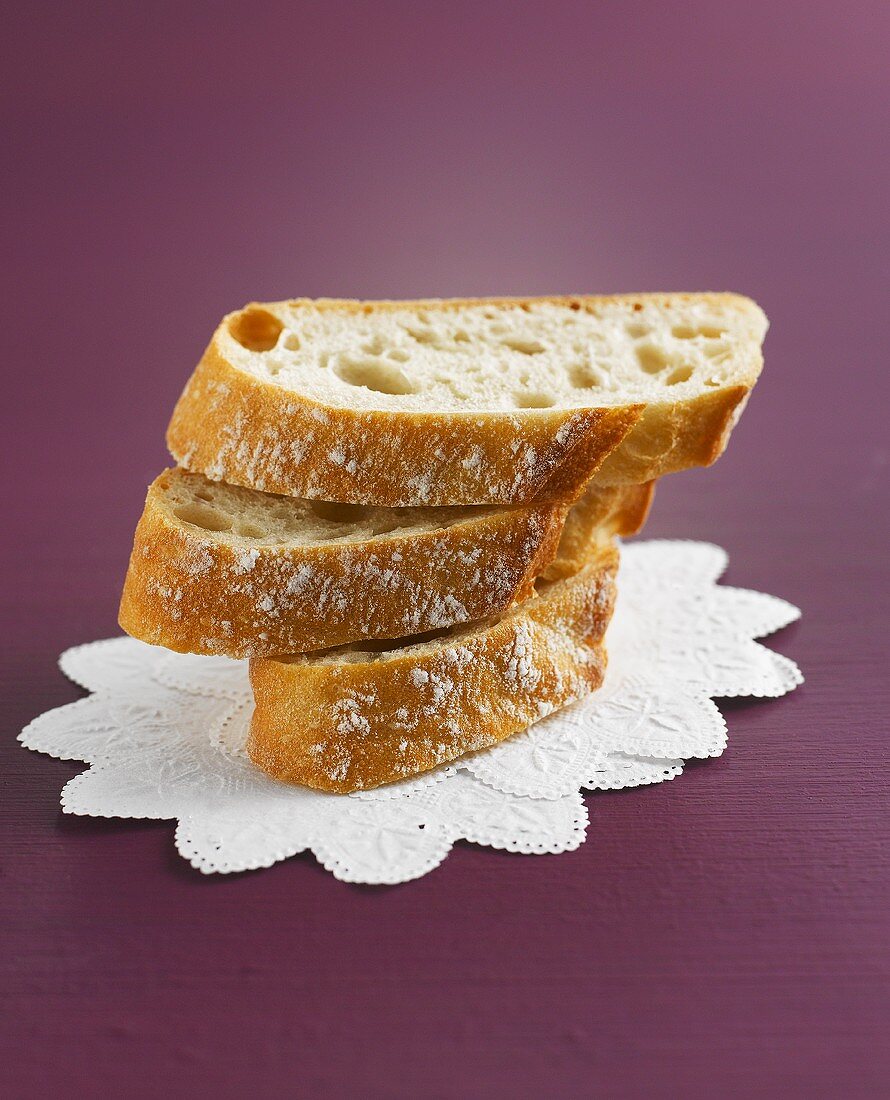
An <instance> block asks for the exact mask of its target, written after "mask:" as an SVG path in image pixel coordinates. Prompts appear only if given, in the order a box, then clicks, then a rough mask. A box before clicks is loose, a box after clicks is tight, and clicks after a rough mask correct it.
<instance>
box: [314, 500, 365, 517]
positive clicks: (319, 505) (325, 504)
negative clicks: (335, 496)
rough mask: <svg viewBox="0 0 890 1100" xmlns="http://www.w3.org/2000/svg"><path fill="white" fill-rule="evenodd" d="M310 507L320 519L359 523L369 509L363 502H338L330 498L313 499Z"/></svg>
mask: <svg viewBox="0 0 890 1100" xmlns="http://www.w3.org/2000/svg"><path fill="white" fill-rule="evenodd" d="M309 508H310V509H311V510H312V511H313V512H314V513H315V514H316V515H317V516H318V518H319V519H327V520H331V522H333V523H359V522H360V521H361V520H363V519H364V518H365V516H366V515H367V514H368V509H367V508H366V507H365V506H364V505H362V504H337V503H336V502H334V501H330V500H312V501H310V502H309Z"/></svg>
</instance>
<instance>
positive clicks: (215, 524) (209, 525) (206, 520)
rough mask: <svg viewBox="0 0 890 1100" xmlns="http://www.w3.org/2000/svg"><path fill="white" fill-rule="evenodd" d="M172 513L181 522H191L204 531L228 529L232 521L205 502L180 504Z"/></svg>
mask: <svg viewBox="0 0 890 1100" xmlns="http://www.w3.org/2000/svg"><path fill="white" fill-rule="evenodd" d="M173 514H174V515H175V516H176V518H177V519H181V520H182V522H183V523H191V524H192V525H193V526H194V527H200V528H202V530H204V531H230V530H231V528H232V521H231V519H230V518H229V517H228V516H225V515H223V513H222V512H218V511H217V510H216V509H215V508H210V507H208V506H207V505H206V504H180V506H179V507H178V508H174V509H173Z"/></svg>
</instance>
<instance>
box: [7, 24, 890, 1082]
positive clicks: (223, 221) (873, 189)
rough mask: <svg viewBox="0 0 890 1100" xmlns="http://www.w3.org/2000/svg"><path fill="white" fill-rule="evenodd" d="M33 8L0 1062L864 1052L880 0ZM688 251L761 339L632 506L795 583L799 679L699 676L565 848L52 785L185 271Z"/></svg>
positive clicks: (641, 265)
mask: <svg viewBox="0 0 890 1100" xmlns="http://www.w3.org/2000/svg"><path fill="white" fill-rule="evenodd" d="M344 10H345V9H344ZM43 11H44V9H43V8H42V7H41V6H40V5H32V6H20V8H19V9H17V10H16V11H15V12H13V13H11V15H10V16H9V18H8V22H7V26H6V30H7V34H6V35H5V36H4V46H5V47H7V48H8V49H9V51H10V56H9V57H8V58H5V59H3V71H4V74H5V76H6V79H7V84H8V85H9V86H10V87H12V89H13V91H14V96H13V101H12V109H11V110H10V111H9V112H8V115H7V116H6V121H5V122H4V142H5V145H4V147H5V148H6V149H7V150H8V151H10V152H11V153H12V156H11V157H10V158H9V162H10V165H11V168H10V172H9V176H8V179H7V182H8V184H9V186H10V193H11V194H12V196H13V201H14V202H15V203H16V204H17V206H18V210H17V213H16V216H15V217H14V218H11V219H9V225H8V226H7V228H6V229H4V242H5V249H4V258H5V259H6V260H7V265H8V274H7V275H5V276H4V278H5V280H6V281H5V283H4V288H5V291H6V294H5V299H4V300H5V301H6V303H7V305H9V306H10V307H11V311H10V312H11V316H12V317H13V318H14V323H11V324H9V325H8V326H7V327H6V329H5V333H4V343H5V346H4V350H5V357H4V374H3V381H4V401H3V402H2V403H0V415H2V416H3V418H4V426H3V431H2V433H0V439H2V445H3V447H4V449H5V451H6V452H7V453H6V454H5V456H4V457H5V463H4V469H5V471H6V473H7V477H6V479H5V499H4V513H3V522H2V523H0V539H2V563H0V564H2V572H0V576H2V586H3V587H2V601H0V613H2V630H0V660H2V665H0V728H2V737H0V764H2V771H0V776H2V780H0V781H2V786H3V791H2V798H0V822H2V828H3V834H4V835H3V846H2V855H0V860H2V864H0V873H2V878H0V943H2V951H0V988H2V998H0V1012H2V1016H3V1020H2V1027H0V1091H2V1093H3V1095H4V1096H11V1097H16V1098H18V1097H26V1098H29V1100H30V1098H31V1097H35V1096H63V1097H66V1098H67V1097H78V1098H79V1097H87V1096H90V1097H92V1096H95V1095H97V1094H100V1095H103V1096H128V1097H135V1098H137V1100H138V1098H141V1097H155V1096H159V1095H163V1096H173V1097H179V1096H189V1097H204V1096H213V1097H216V1098H219V1097H241V1096H244V1095H245V1094H247V1095H256V1096H279V1095H292V1094H294V1093H295V1092H299V1093H301V1094H302V1095H306V1096H323V1097H341V1096H343V1097H346V1096H356V1095H367V1096H374V1097H378V1096H381V1097H390V1096H397V1097H402V1096H405V1097H412V1098H413V1097H417V1096H423V1097H426V1096H436V1097H443V1096H444V1097H451V1096H456V1097H466V1096H487V1097H501V1096H505V1097H511V1098H513V1097H538V1096H542V1095H547V1096H559V1097H572V1098H574V1097H579V1096H585V1097H586V1096H608V1097H610V1098H611V1097H647V1098H651V1097H656V1098H658V1097H665V1098H668V1097H670V1098H674V1097H677V1096H684V1097H712V1096H718V1097H721V1100H722V1098H725V1097H729V1098H735V1097H745V1098H748V1097H782V1098H783V1100H785V1098H788V1097H792V1098H795V1097H806V1098H807V1100H809V1098H818V1097H830V1098H834V1097H837V1096H843V1097H844V1098H845V1100H853V1098H860V1097H861V1098H866V1097H868V1098H871V1097H876V1096H878V1095H881V1094H882V1093H883V1092H884V1091H886V1082H887V1080H888V1076H890V1055H888V1045H887V1042H886V1023H887V1018H888V1010H890V998H888V962H890V960H888V949H887V944H888V940H890V927H888V916H887V914H888V908H890V906H888V901H890V897H888V870H890V868H888V851H890V843H888V842H890V835H888V834H890V827H888V815H887V810H886V806H887V775H888V769H887V742H888V737H887V735H888V714H890V693H888V674H887V640H886V638H887V622H888V618H890V601H888V593H890V584H888V569H887V548H888V545H890V499H888V498H890V446H888V436H887V427H886V408H887V403H888V400H890V372H888V371H887V367H886V358H887V352H886V347H885V344H886V339H885V336H884V333H883V330H882V326H881V325H879V324H877V322H876V319H878V318H882V317H883V316H884V315H885V313H886V301H885V284H886V256H887V254H888V252H890V241H888V239H887V230H886V209H885V207H886V187H885V181H886V179H887V169H888V163H887V143H886V103H887V102H888V100H890V85H888V71H887V67H886V42H887V37H888V33H890V26H888V22H887V13H886V11H879V10H878V9H877V8H875V7H871V6H869V7H868V9H867V10H866V6H864V5H863V6H861V7H860V6H858V5H856V4H853V5H852V6H851V5H844V6H843V7H841V6H840V5H834V4H825V3H821V2H819V3H813V4H811V5H806V8H805V10H804V9H803V8H800V9H795V12H794V15H793V18H792V17H791V14H790V9H788V8H785V7H784V6H783V5H754V6H749V7H748V8H745V9H744V10H742V9H739V8H738V7H737V6H736V7H729V6H726V5H722V4H705V3H702V4H696V5H695V6H694V10H693V11H691V12H687V10H686V9H684V13H683V14H682V16H681V15H680V14H678V12H677V11H675V9H674V8H672V7H670V6H665V7H664V8H663V9H662V8H659V6H658V5H647V6H645V8H644V7H642V6H641V7H639V8H637V7H636V6H634V5H631V6H627V5H607V6H602V7H599V6H597V7H595V8H594V7H591V6H589V5H578V6H575V5H574V4H566V5H564V6H563V5H557V6H554V7H553V10H552V11H550V12H548V17H547V27H546V31H547V33H543V31H542V27H541V23H540V21H539V20H532V19H522V18H519V17H517V16H516V12H515V7H514V6H513V5H510V6H509V7H505V8H502V7H500V6H499V4H498V3H496V2H495V3H492V4H487V5H484V6H483V7H482V8H480V6H479V5H472V8H470V7H467V8H466V10H465V11H463V12H461V13H459V17H458V14H456V13H455V12H454V10H453V9H452V7H451V6H449V5H442V6H439V7H438V8H437V9H436V12H435V13H433V12H432V11H431V12H430V14H429V15H428V16H426V15H425V16H424V18H423V19H421V18H419V17H418V16H417V15H415V14H412V13H411V12H410V11H409V10H408V8H404V9H403V8H401V7H400V6H399V5H398V4H393V5H391V6H390V5H385V6H383V5H381V6H378V7H376V8H375V12H374V19H373V21H369V19H367V18H365V17H362V18H360V19H358V18H357V19H355V20H352V19H348V18H344V17H342V15H338V16H337V17H336V18H335V17H334V15H332V14H331V13H330V11H329V9H328V6H327V5H317V6H312V5H309V6H303V7H301V8H300V10H299V11H297V10H295V9H294V8H293V6H292V5H280V6H276V5H275V4H272V5H269V7H268V8H265V7H264V8H262V9H257V8H256V6H254V7H251V9H250V12H249V16H246V15H245V11H246V9H244V8H240V9H239V8H237V7H236V6H234V5H231V4H228V3H221V4H219V5H216V6H215V7H214V14H213V18H212V19H206V18H205V17H204V16H203V15H201V14H199V6H197V5H196V6H189V5H185V6H180V7H179V8H177V12H176V19H175V23H174V24H171V21H170V20H169V19H156V20H155V19H148V18H142V17H139V16H137V14H136V12H137V9H136V8H135V7H132V8H128V9H126V10H125V9H121V11H120V12H118V13H117V14H116V17H115V19H113V20H109V19H108V18H107V12H106V13H104V14H102V13H100V12H98V10H97V12H96V13H95V14H92V13H91V12H90V10H89V5H79V6H77V10H76V13H75V9H74V8H73V7H72V8H71V11H70V12H69V13H68V14H65V15H64V16H63V15H62V14H61V12H60V9H59V7H58V6H56V8H55V9H54V11H53V12H52V13H50V10H49V8H47V9H46V14H41V13H42V12H43ZM246 19H248V20H249V26H250V31H251V33H250V35H246V34H245V33H244V32H245V27H246V26H247V25H248V22H245V20H246ZM470 21H471V23H472V27H473V33H472V35H469V36H468V34H467V27H468V26H469V25H470ZM295 41H299V43H300V49H299V51H298V57H297V58H296V60H295V57H294V51H293V44H294V42H295ZM727 43H729V44H728V45H727ZM717 46H719V49H717V48H716V47H717ZM124 57H125V58H126V64H122V62H121V59H122V58H124ZM38 69H39V71H40V72H41V74H42V75H41V78H40V80H35V78H34V73H35V72H36V71H38ZM221 73H224V74H226V79H225V81H224V82H220V80H219V76H220V74H221ZM257 73H262V74H263V79H262V80H257ZM628 74H632V79H631V78H630V77H629V75H628ZM557 76H558V79H556V77H557ZM221 120H224V124H223V123H222V122H221ZM705 139H706V141H705ZM703 142H704V144H703ZM532 145H534V146H535V148H536V154H537V155H535V156H530V155H529V149H530V147H531V146H532ZM258 150H259V151H262V152H263V153H264V154H265V153H268V152H269V151H270V150H274V158H275V159H274V166H273V168H272V169H271V170H270V164H272V161H271V160H270V156H268V155H262V156H259V155H254V154H256V153H257V151H258ZM879 158H880V159H879ZM727 285H731V286H733V287H738V288H739V289H740V290H743V291H745V292H746V293H749V294H750V295H752V296H753V297H754V298H756V299H757V300H758V301H760V302H762V304H763V305H764V308H765V309H766V310H767V312H768V314H769V316H770V318H771V321H772V328H771V331H770V335H769V337H768V339H767V343H766V349H765V353H766V367H765V371H764V374H763V377H762V379H761V381H760V383H759V384H758V387H757V390H756V392H755V393H754V395H753V397H752V400H751V403H750V406H749V408H748V410H747V411H746V413H745V415H744V417H743V419H742V421H741V423H740V425H739V427H738V429H737V431H736V432H735V433H734V436H733V440H732V444H731V446H730V449H729V451H728V453H727V454H726V455H725V456H724V457H723V458H722V459H721V460H720V462H719V463H718V464H717V465H716V466H715V467H714V468H713V469H711V470H707V471H696V472H692V473H689V474H684V475H676V476H674V477H672V478H671V479H666V480H665V482H664V483H663V484H662V486H661V487H660V489H659V493H658V497H657V500H656V502H655V506H654V509H653V514H652V518H651V520H650V525H649V528H648V531H647V533H649V534H652V535H670V536H680V537H690V538H702V539H711V540H713V541H715V542H718V543H720V544H721V545H723V546H725V547H727V549H728V550H729V552H730V555H731V566H730V571H729V575H728V577H727V580H728V581H729V582H730V583H733V584H737V585H742V586H749V587H752V588H760V589H763V590H766V591H768V592H773V593H775V594H777V595H780V596H784V597H786V598H787V599H789V600H792V601H794V602H795V603H797V604H799V605H800V606H802V607H803V609H804V617H803V620H802V621H801V622H800V623H799V624H797V625H795V626H793V627H790V628H788V629H787V630H786V631H784V632H783V633H782V634H780V635H778V636H777V637H776V638H775V640H774V643H773V644H774V645H775V647H776V648H777V649H779V650H780V651H781V652H784V653H787V654H788V655H789V656H790V657H792V658H794V659H795V660H797V661H798V662H799V663H800V664H801V666H802V668H803V670H804V672H805V674H806V677H807V683H806V685H805V686H804V687H803V688H801V689H800V690H799V691H798V692H796V693H794V694H793V695H791V696H789V697H788V698H786V699H783V700H779V701H776V702H769V703H766V702H755V701H751V702H739V703H734V704H731V705H727V706H726V708H725V709H726V715H727V719H728V722H729V730H730V745H729V749H728V751H727V753H726V754H725V756H724V757H722V758H721V759H720V760H717V761H712V762H708V763H704V764H697V765H693V766H691V767H690V768H689V770H688V773H687V774H686V775H684V776H683V777H681V778H680V779H678V780H676V781H674V782H672V783H668V784H665V785H663V786H661V787H658V788H653V789H650V790H646V791H627V792H618V793H614V794H604V795H597V796H592V797H590V798H589V799H588V803H589V807H590V811H591V816H592V824H591V829H590V835H589V839H588V841H587V843H586V844H585V845H583V846H582V847H581V848H580V849H579V850H578V851H577V852H574V853H572V854H567V855H562V856H555V857H551V856H542V857H538V858H531V857H525V856H512V855H507V854H498V853H494V852H491V851H488V850H483V849H477V848H474V847H472V846H469V845H465V846H462V847H460V848H459V849H458V850H456V851H455V852H454V853H453V854H452V855H451V856H450V857H449V858H448V859H447V861H446V862H445V864H444V865H443V866H442V867H441V868H440V869H439V870H437V871H436V872H434V873H433V874H431V875H429V876H428V877H426V878H424V879H423V880H421V881H419V882H416V883H412V884H407V885H405V886H402V887H397V888H393V889H386V890H378V889H372V888H353V887H348V886H344V885H342V884H340V883H337V882H336V881H334V880H333V879H332V878H331V876H329V875H328V874H327V873H326V872H324V871H323V870H321V869H320V868H318V867H317V866H316V865H315V864H314V863H313V861H312V860H311V858H305V857H299V858H296V859H292V860H289V861H287V862H286V863H283V864H279V865H278V866H276V867H274V868H271V869H270V870H268V871H263V872H258V873H255V874H249V875H243V876H238V877H233V878H222V877H215V878H209V879H208V878H204V877H202V876H200V875H199V874H197V873H195V872H193V871H192V870H191V869H190V868H189V867H188V866H187V865H185V864H184V863H183V862H182V861H181V860H180V859H179V857H178V856H176V855H175V853H174V850H173V845H172V835H171V826H170V825H168V824H163V823H159V824H146V823H135V822H130V823H127V822H101V821H90V820H79V819H68V818H65V817H63V816H62V815H61V814H60V812H59V808H58V794H59V788H60V787H61V785H62V783H63V782H64V781H65V780H66V779H68V778H69V777H71V776H72V775H74V774H76V773H77V771H78V770H79V769H78V768H77V767H76V766H73V765H69V764H64V763H60V762H58V761H52V760H48V759H44V758H41V757H38V756H36V755H33V754H29V753H26V752H24V751H22V750H21V749H19V748H18V747H17V746H16V745H15V741H14V739H15V736H16V734H17V733H18V731H19V729H20V728H21V726H22V725H23V724H24V723H25V722H27V721H28V720H29V719H30V718H32V717H33V716H34V715H35V714H37V713H39V712H40V711H43V710H45V709H47V708H48V707H51V706H54V705H58V704H62V703H65V702H69V701H71V700H73V699H75V698H77V697H78V696H79V694H80V693H79V692H78V690H77V689H76V688H74V687H73V686H72V685H70V684H68V683H67V682H66V681H65V680H64V679H63V677H62V676H61V674H60V673H59V672H58V671H57V670H56V668H55V659H56V656H57V654H58V653H59V652H60V651H61V650H62V649H63V648H65V647H66V646H70V645H73V644H76V643H79V642H83V641H87V640H90V639H93V638H98V637H102V636H106V635H109V634H112V633H114V632H115V625H114V624H115V613H116V609H117V600H118V597H119V594H120V585H121V583H122V581H123V575H124V570H125V568H126V561H127V554H128V551H129V544H130V539H131V537H132V531H133V526H134V524H135V522H136V520H137V518H138V516H139V511H140V508H141V505H142V498H143V494H144V490H145V486H146V485H147V484H148V482H149V481H150V480H151V478H152V477H153V476H154V473H156V471H157V470H158V469H160V468H161V466H162V465H163V464H164V462H165V451H164V445H163V431H164V427H165V424H166V422H167V419H168V417H169V414H170V411H171V408H172V405H173V401H174V399H175V396H176V394H177V393H178V392H179V390H180V388H181V386H182V384H183V382H184V380H185V378H186V377H187V375H188V373H189V371H190V370H191V368H192V366H193V365H194V363H195V362H196V360H197V358H198V356H199V354H200V352H201V348H202V346H203V344H204V343H205V342H206V338H207V336H208V334H209V332H210V331H211V329H212V327H213V324H214V323H215V321H216V320H217V319H218V317H219V315H220V314H221V313H222V312H223V310H224V309H226V308H229V307H231V306H237V305H238V304H239V303H241V302H243V301H246V300H247V299H249V298H251V297H257V298H260V299H275V298H276V297H282V296H285V295H287V294H293V293H307V294H322V293H325V292H327V293H347V294H355V295H359V296H367V297H385V296H399V295H411V294H418V293H432V294H442V295H448V294H461V293H491V292H500V291H504V292H512V293H526V292H528V293H536V292H537V293H548V292H553V291H558V290H565V291H570V290H573V289H579V290H583V289H588V290H591V291H597V290H599V291H603V292H608V291H610V290H613V289H628V288H630V289H633V288H640V289H645V288H655V289H657V288H659V287H661V288H664V287H667V288H670V287H678V288H696V287H715V288H717V289H719V288H721V287H722V286H727ZM159 318H160V319H162V321H163V323H162V324H159V323H158V319H159ZM7 364H27V365H28V368H29V369H28V370H27V371H25V370H22V371H18V370H16V371H12V370H9V369H7ZM97 1082H98V1084H97Z"/></svg>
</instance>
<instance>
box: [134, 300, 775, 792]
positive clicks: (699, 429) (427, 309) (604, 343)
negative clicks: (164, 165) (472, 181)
mask: <svg viewBox="0 0 890 1100" xmlns="http://www.w3.org/2000/svg"><path fill="white" fill-rule="evenodd" d="M765 333H766V318H765V317H764V315H763V313H762V312H761V310H760V309H759V308H758V307H757V306H756V305H755V304H754V303H753V302H751V301H750V300H749V299H747V298H742V297H739V296H737V295H732V294H652V295H646V294H644V295H625V296H617V297H607V298H595V297H567V298H529V299H474V300H454V301H418V302H353V301H341V300H329V299H325V300H319V301H309V300H305V299H301V300H295V301H288V302H277V303H272V304H265V305H259V304H252V305H249V306H246V307H245V308H244V309H242V310H239V311H237V312H236V313H232V314H229V315H228V316H227V317H225V318H224V319H223V321H222V323H221V324H220V326H219V328H218V329H217V330H216V332H215V333H214V335H213V338H212V340H211V342H210V345H209V347H208V348H207V350H206V352H205V353H204V356H203V358H202V359H201V361H200V363H199V364H198V367H197V368H196V370H195V372H194V374H193V375H192V377H191V379H190V380H189V382H188V384H187V386H186V388H185V391H184V392H183V394H182V396H181V398H180V399H179V402H178V404H177V405H176V409H175V411H174V413H173V419H172V421H171V423H170V427H169V429H168V434H167V442H168V445H169V448H170V451H171V453H172V455H173V457H174V458H175V459H176V462H177V463H178V465H177V467H176V468H175V469H170V470H167V471H165V472H164V473H162V474H161V475H160V477H158V478H157V480H156V481H155V482H154V483H153V484H152V485H151V486H150V488H149V491H148V498H147V501H146V504H145V511H144V513H143V515H142V518H141V520H140V522H139V525H138V527H137V530H136V538H135V545H134V548H133V553H132V557H131V559H130V567H129V571H128V573H127V579H126V583H125V586H124V593H123V599H122V603H121V611H120V622H121V625H122V626H123V628H124V629H125V630H126V631H127V632H128V633H129V634H131V635H132V636H133V637H135V638H139V639H142V640H143V641H146V642H150V643H152V644H155V645H162V646H167V647H168V648H170V649H172V650H176V651H178V652H190V653H200V654H216V655H219V654H222V655H226V656H228V657H232V658H249V659H250V680H251V684H252V687H253V692H254V698H255V709H254V714H253V718H252V723H251V731H250V737H249V741H248V752H249V754H250V757H251V759H252V760H253V762H254V763H255V764H256V765H257V766H258V767H260V768H262V769H263V770H264V771H265V772H267V773H268V774H269V775H271V776H274V777H275V778H277V779H279V780H283V781H285V782H289V783H298V784H304V785H307V786H310V787H315V788H318V789H321V790H327V791H338V792H349V791H356V790H362V789H366V788H371V787H376V786H380V785H381V784H385V783H391V782H394V781H397V780H401V779H405V778H406V777H409V776H413V775H416V774H418V773H421V772H424V771H427V770H429V769H431V768H434V767H436V766H437V765H439V764H442V763H444V762H446V761H452V760H456V759H457V758H459V757H460V756H462V755H463V754H465V753H468V752H473V751H477V750H479V749H484V748H487V747H489V746H491V745H493V744H495V743H497V742H498V741H501V740H503V739H505V738H507V737H509V736H511V735H512V734H515V733H517V732H518V731H520V730H522V729H525V728H526V727H527V726H528V725H530V724H531V723H533V722H535V721H537V720H538V719H540V718H541V717H543V716H544V715H546V714H549V713H550V712H551V711H553V710H555V709H556V708H559V707H562V706H565V705H567V704H569V703H571V702H573V701H575V700H577V699H579V698H581V697H582V696H584V695H586V694H587V693H589V692H592V691H594V690H596V688H597V687H598V686H599V685H600V684H601V682H602V678H603V673H604V670H605V665H606V651H605V637H606V629H607V627H608V624H609V620H610V617H611V614H612V609H613V606H614V601H615V576H616V571H617V565H618V546H617V540H618V539H619V537H621V536H627V535H631V534H634V533H635V532H636V531H638V530H639V529H640V528H641V527H642V525H643V523H644V521H645V518H646V513H647V510H648V508H649V503H650V501H651V497H652V492H653V488H654V483H655V481H656V479H657V478H659V477H661V476H662V475H663V474H668V473H671V472H674V471H677V470H682V469H686V468H689V467H693V466H700V465H706V464H708V463H710V462H712V461H714V459H716V458H717V457H718V456H719V454H720V453H721V452H722V450H723V448H724V447H725V445H726V441H727V438H728V436H729V433H730V431H731V429H732V427H733V425H734V424H735V422H736V420H737V419H738V417H739V414H740V413H741V410H742V408H743V406H744V403H745V400H746V398H747V396H748V393H749V392H750V390H751V387H752V386H753V385H754V382H755V381H756V379H757V376H758V374H759V372H760V368H761V364H762V357H761V344H762V342H763V338H764V335H765Z"/></svg>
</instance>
